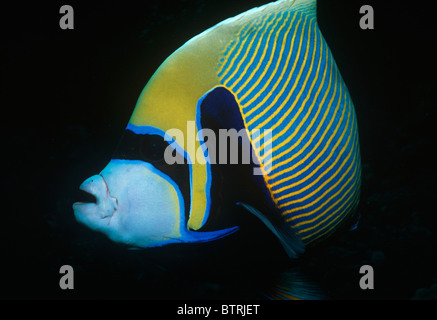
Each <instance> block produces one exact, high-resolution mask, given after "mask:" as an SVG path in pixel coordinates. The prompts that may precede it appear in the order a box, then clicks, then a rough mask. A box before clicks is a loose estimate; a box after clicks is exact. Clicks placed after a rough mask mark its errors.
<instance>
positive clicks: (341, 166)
mask: <svg viewBox="0 0 437 320" xmlns="http://www.w3.org/2000/svg"><path fill="white" fill-rule="evenodd" d="M354 148H355V141H354V142H353V143H352V147H351V150H350V151H349V154H348V155H347V157H346V158H345V159H344V160H343V162H342V163H341V165H339V166H338V169H337V171H336V172H334V173H333V174H332V175H331V176H330V177H329V179H327V180H326V181H325V182H324V183H322V184H321V185H320V186H319V187H318V188H317V189H316V190H314V191H313V192H311V193H309V194H307V195H306V196H305V197H302V198H299V199H298V200H291V201H289V202H287V203H284V204H281V205H280V206H279V208H283V207H286V206H289V205H291V204H295V203H299V202H302V201H305V200H306V199H308V198H310V197H312V196H313V195H315V194H316V193H318V192H319V191H320V190H321V189H323V187H325V186H326V185H327V184H328V183H329V182H331V181H332V180H333V179H334V178H335V177H336V176H337V175H338V174H339V173H340V171H341V170H342V169H343V167H344V165H345V164H346V163H347V161H349V159H350V158H351V156H352V153H353V151H354ZM340 156H341V154H340V155H339V156H338V157H337V159H336V160H335V162H334V163H333V164H331V165H330V166H329V168H328V169H326V170H325V171H324V172H323V173H322V174H321V175H320V176H319V177H318V178H317V179H316V180H314V181H313V182H312V183H310V184H308V185H307V186H306V187H305V188H302V189H300V190H299V191H296V192H292V193H289V194H288V197H291V196H296V195H298V194H301V193H302V192H304V191H305V190H308V189H309V188H311V187H312V186H314V185H315V184H316V183H317V182H319V181H320V179H321V178H323V177H324V176H325V175H327V174H328V172H329V171H330V170H331V169H332V168H333V167H334V166H335V164H336V163H337V162H338V160H339V159H340ZM353 166H355V157H354V158H353V160H352V163H351V165H350V166H349V167H348V168H347V170H346V171H345V172H344V173H343V174H342V176H341V177H340V178H339V179H338V181H337V183H336V184H334V185H332V186H331V187H330V188H329V189H328V190H327V191H325V192H324V193H323V194H322V195H321V196H320V197H318V198H317V199H315V200H314V201H313V202H311V203H310V204H308V205H306V206H303V207H294V208H293V211H298V210H302V209H304V208H307V207H310V206H312V205H313V204H314V203H316V202H318V201H320V199H321V198H322V197H323V196H325V195H326V194H327V193H328V192H330V191H331V190H332V189H334V188H335V187H336V186H338V184H339V183H340V181H342V180H343V178H344V177H345V176H346V175H347V174H348V173H349V171H350V170H351V169H352V167H353Z"/></svg>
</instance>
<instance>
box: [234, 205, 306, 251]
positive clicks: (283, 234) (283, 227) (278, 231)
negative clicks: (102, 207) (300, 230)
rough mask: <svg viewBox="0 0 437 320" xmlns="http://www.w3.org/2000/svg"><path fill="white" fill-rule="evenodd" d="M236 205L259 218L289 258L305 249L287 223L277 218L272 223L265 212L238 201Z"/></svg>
mask: <svg viewBox="0 0 437 320" xmlns="http://www.w3.org/2000/svg"><path fill="white" fill-rule="evenodd" d="M237 205H240V206H242V207H243V208H245V209H246V210H247V211H249V212H250V213H252V214H253V215H254V216H256V217H257V218H259V219H260V220H261V221H262V222H263V223H264V224H265V225H266V227H267V228H269V229H270V231H272V232H273V233H274V234H275V236H276V237H277V238H278V239H279V241H280V242H281V244H282V247H283V248H284V250H285V252H286V253H287V255H288V256H289V257H290V258H292V259H295V258H297V257H298V256H299V255H301V254H302V253H303V252H304V251H305V245H304V244H303V242H302V240H301V239H300V238H299V236H298V235H297V234H296V233H295V232H294V230H293V229H292V228H291V227H290V226H289V225H288V224H286V223H284V222H282V221H280V220H279V219H278V221H275V222H274V223H273V222H272V221H270V219H269V218H267V217H266V216H265V214H263V213H262V212H261V211H259V210H258V209H256V208H254V207H252V206H250V205H248V204H245V203H242V202H239V203H237Z"/></svg>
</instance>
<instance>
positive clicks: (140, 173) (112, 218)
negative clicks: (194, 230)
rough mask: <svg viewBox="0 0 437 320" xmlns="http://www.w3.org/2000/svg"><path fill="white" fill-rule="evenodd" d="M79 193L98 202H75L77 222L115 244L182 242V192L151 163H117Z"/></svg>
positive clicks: (112, 162)
mask: <svg viewBox="0 0 437 320" xmlns="http://www.w3.org/2000/svg"><path fill="white" fill-rule="evenodd" d="M80 189H81V190H83V191H85V192H88V193H90V194H91V195H93V196H94V197H95V198H96V201H95V203H93V202H91V203H84V202H76V203H74V204H73V210H74V215H75V217H76V220H77V221H79V222H80V223H82V224H84V225H86V226H87V227H89V228H90V229H92V230H95V231H99V232H102V233H104V234H105V235H107V236H108V237H109V238H110V239H111V240H113V241H116V242H122V243H125V244H128V245H131V246H134V247H142V248H144V247H154V246H160V245H163V244H166V243H171V242H178V241H180V240H179V239H180V238H181V232H180V227H181V226H182V225H183V224H182V222H181V221H180V219H181V215H183V214H184V213H183V211H184V202H183V198H182V195H181V192H180V190H179V188H178V186H177V185H175V183H174V182H173V181H172V180H171V179H170V178H169V177H168V176H166V175H165V174H163V173H162V172H160V171H159V170H157V169H156V168H155V167H154V166H153V165H152V164H150V163H147V162H144V161H139V160H121V159H113V160H111V161H110V162H109V164H108V165H107V166H106V167H105V168H104V169H103V170H102V172H100V174H98V175H94V176H92V177H90V178H88V179H86V180H85V181H84V182H83V183H82V184H81V186H80Z"/></svg>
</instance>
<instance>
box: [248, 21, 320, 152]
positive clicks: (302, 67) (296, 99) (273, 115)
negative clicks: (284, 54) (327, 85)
mask: <svg viewBox="0 0 437 320" xmlns="http://www.w3.org/2000/svg"><path fill="white" fill-rule="evenodd" d="M313 30H314V34H315V40H314V42H315V43H317V34H318V32H317V25H314V28H313ZM309 40H310V35H308V41H309ZM313 47H314V48H313V54H312V57H311V63H310V70H309V71H308V73H307V75H306V77H305V79H304V82H303V84H302V85H300V91H299V93H298V94H297V96H296V98H295V99H294V102H293V104H292V105H291V106H290V107H289V108H287V111H286V112H285V114H284V115H283V116H282V117H281V119H280V120H278V121H276V123H275V124H273V126H272V127H270V128H269V129H271V130H274V129H276V128H277V127H278V126H279V125H280V124H281V123H282V122H283V121H284V119H286V117H287V116H288V115H289V114H290V113H291V112H292V111H293V109H294V107H295V106H296V104H297V102H298V101H299V99H300V97H301V95H302V94H303V92H304V90H305V87H306V85H307V82H308V79H309V77H310V75H311V73H312V71H313V66H314V65H313V61H314V57H315V55H316V52H317V49H316V45H314V46H313ZM307 59H308V52H306V53H305V58H304V61H303V63H302V66H301V68H300V71H299V74H298V76H297V79H296V81H295V83H294V85H293V87H292V88H291V90H290V91H289V93H288V95H287V97H286V98H285V100H284V101H283V102H282V104H281V106H280V107H279V108H277V109H276V110H275V112H273V113H272V114H271V115H270V116H269V117H268V118H267V119H265V120H264V121H263V122H262V123H261V124H260V125H259V127H260V128H263V127H264V126H265V125H266V124H267V123H268V122H270V121H271V120H272V119H273V118H274V117H275V116H276V115H277V114H278V113H279V112H280V111H281V110H282V109H283V108H284V107H285V106H286V105H287V103H288V101H289V100H290V98H291V97H292V96H293V94H294V91H295V89H296V87H297V85H298V84H300V78H301V76H302V72H303V70H304V69H305V65H306V61H307ZM320 61H321V57H320ZM319 65H320V63H319ZM318 67H319V66H318ZM317 71H319V70H318V69H317ZM314 85H315V81H313V83H312V87H314ZM312 87H311V88H310V90H312ZM308 99H309V96H308V97H307V98H306V100H308ZM301 110H303V107H302V106H301V108H300V109H299V111H301ZM294 121H295V119H293V120H292V121H290V123H293V122H294ZM264 135H265V133H264V132H263V133H262V134H261V135H260V136H259V137H258V138H257V139H255V143H257V142H258V141H260V140H261V139H262V138H264ZM261 148H262V147H261Z"/></svg>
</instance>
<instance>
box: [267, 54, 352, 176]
mask: <svg viewBox="0 0 437 320" xmlns="http://www.w3.org/2000/svg"><path fill="white" fill-rule="evenodd" d="M331 63H332V60H331ZM337 75H338V71H336V72H335V81H334V93H333V95H332V97H331V100H330V101H329V103H328V108H327V110H326V111H325V113H324V115H323V118H322V120H321V121H320V123H319V125H318V127H317V129H316V131H315V132H314V133H313V134H312V136H311V138H310V139H309V140H308V142H307V143H306V145H305V146H304V148H302V149H301V150H299V151H298V152H297V153H295V154H293V155H292V156H291V157H289V158H287V159H285V160H283V161H281V162H278V163H276V164H274V165H273V166H272V170H274V169H276V168H278V167H280V166H282V165H285V164H287V163H289V162H291V161H293V160H294V159H296V158H297V157H298V156H299V155H300V154H302V153H303V152H304V151H305V150H306V148H307V147H308V146H309V145H310V144H311V142H312V141H313V139H314V138H315V137H316V136H318V133H319V131H320V129H321V128H322V126H323V124H324V123H325V121H326V117H327V116H328V114H329V113H330V112H331V107H332V103H333V102H334V99H335V97H336V95H337V83H338V82H337ZM331 83H332V81H331V80H330V81H329V88H328V90H327V92H326V94H325V97H324V98H323V100H322V102H321V104H320V106H323V104H324V103H325V100H326V97H327V93H328V91H329V90H330V88H331ZM340 91H341V86H340ZM339 95H340V98H339V102H338V104H337V106H336V109H335V112H334V115H333V117H332V118H331V121H330V123H329V124H328V125H327V128H326V129H325V131H324V132H323V135H322V137H321V138H320V139H319V140H318V142H317V144H316V145H315V146H314V148H313V149H312V150H311V151H310V152H308V153H307V155H306V157H305V158H304V159H303V160H302V161H300V162H299V163H297V164H296V165H294V166H293V167H292V169H294V168H296V167H297V166H298V165H300V164H301V163H303V162H304V161H306V160H307V159H308V158H309V157H310V156H311V155H312V154H313V153H314V151H315V150H316V149H317V148H318V147H319V145H320V144H321V142H322V141H323V139H324V138H325V136H326V133H327V132H328V129H329V128H330V127H331V125H332V123H333V121H334V119H335V118H336V115H337V111H338V107H339V106H340V101H341V92H340V94H339ZM320 109H322V108H320ZM343 111H344V110H343ZM291 150H292V149H291V148H288V149H287V150H284V151H283V152H281V153H280V154H278V155H276V156H274V157H272V159H271V160H269V161H267V162H266V165H270V164H271V163H272V162H273V161H275V160H277V159H280V158H281V157H282V156H283V155H285V154H289V153H290V151H291ZM281 174H282V172H279V173H277V174H274V175H272V176H271V178H272V179H273V178H275V177H277V176H279V175H281Z"/></svg>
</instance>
